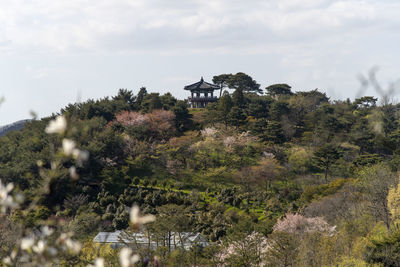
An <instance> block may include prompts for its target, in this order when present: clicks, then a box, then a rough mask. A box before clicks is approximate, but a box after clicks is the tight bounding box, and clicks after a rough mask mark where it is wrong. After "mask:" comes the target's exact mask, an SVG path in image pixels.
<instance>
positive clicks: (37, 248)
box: [32, 240, 46, 254]
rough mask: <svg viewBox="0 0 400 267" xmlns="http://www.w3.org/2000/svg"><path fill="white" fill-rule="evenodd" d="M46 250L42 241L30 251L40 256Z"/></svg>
mask: <svg viewBox="0 0 400 267" xmlns="http://www.w3.org/2000/svg"><path fill="white" fill-rule="evenodd" d="M45 249H46V243H45V242H44V241H43V240H39V241H38V242H37V244H36V245H35V246H33V247H32V250H33V251H34V252H36V253H38V254H42V253H43V251H44V250H45Z"/></svg>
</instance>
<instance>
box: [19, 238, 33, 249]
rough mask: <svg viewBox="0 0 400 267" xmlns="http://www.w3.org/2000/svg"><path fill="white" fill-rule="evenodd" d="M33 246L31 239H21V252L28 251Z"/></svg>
mask: <svg viewBox="0 0 400 267" xmlns="http://www.w3.org/2000/svg"><path fill="white" fill-rule="evenodd" d="M34 244H35V239H33V238H32V237H25V238H22V240H21V249H22V250H30V249H31V248H32V246H33V245H34Z"/></svg>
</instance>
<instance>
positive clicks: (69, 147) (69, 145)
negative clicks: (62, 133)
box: [62, 138, 76, 156]
mask: <svg viewBox="0 0 400 267" xmlns="http://www.w3.org/2000/svg"><path fill="white" fill-rule="evenodd" d="M75 147H76V143H75V141H73V140H71V139H68V138H64V139H63V140H62V149H63V152H64V154H65V155H66V156H71V155H72V153H73V152H74V150H75Z"/></svg>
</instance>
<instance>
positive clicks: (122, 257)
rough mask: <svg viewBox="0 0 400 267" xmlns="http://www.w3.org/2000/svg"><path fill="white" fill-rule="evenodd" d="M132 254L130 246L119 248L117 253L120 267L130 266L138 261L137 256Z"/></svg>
mask: <svg viewBox="0 0 400 267" xmlns="http://www.w3.org/2000/svg"><path fill="white" fill-rule="evenodd" d="M132 254H133V251H132V249H130V248H122V249H121V252H120V253H119V263H120V264H121V267H130V266H133V265H134V264H135V263H137V262H138V261H139V256H138V255H136V254H134V255H132Z"/></svg>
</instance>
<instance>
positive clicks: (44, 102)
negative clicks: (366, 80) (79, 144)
mask: <svg viewBox="0 0 400 267" xmlns="http://www.w3.org/2000/svg"><path fill="white" fill-rule="evenodd" d="M399 12H400V1H398V0H279V1H276V0H248V1H243V0H207V1H204V0H201V1H200V0H96V1H93V0H91V1H89V0H57V1H54V0H4V1H1V2H0V97H4V101H3V102H2V104H0V125H4V124H8V123H11V122H14V121H17V120H21V119H26V118H30V112H31V111H34V112H35V113H37V114H38V116H39V117H44V116H48V115H50V114H52V113H56V112H58V111H59V110H60V109H61V108H62V107H64V106H66V105H67V104H68V103H72V102H77V101H85V100H87V99H98V98H102V97H105V96H112V95H115V94H116V93H117V92H118V89H119V88H126V89H129V90H132V91H133V92H134V93H135V94H136V93H137V92H138V90H139V88H140V87H141V86H145V87H147V89H148V91H150V92H160V93H161V94H163V93H166V92H171V93H172V94H173V95H174V96H176V97H177V98H179V99H184V98H186V97H187V96H188V94H187V92H186V91H184V90H183V87H184V86H185V85H187V84H191V83H194V82H197V81H198V80H199V79H200V77H201V76H203V77H204V79H205V80H206V81H211V79H212V77H213V76H214V75H218V74H222V73H237V72H245V73H247V74H249V75H250V76H252V77H253V79H255V80H256V81H257V82H258V83H260V84H261V87H262V88H265V87H266V86H268V85H271V84H274V83H287V84H289V85H291V86H292V89H293V90H294V91H309V90H313V89H315V88H318V89H320V90H321V91H324V92H326V93H327V94H328V96H330V97H331V99H346V98H351V99H354V98H355V97H359V96H360V80H359V76H360V75H364V76H366V75H367V74H368V72H369V71H370V70H371V69H372V68H374V67H376V66H378V67H379V72H378V73H377V77H378V80H379V82H380V83H381V85H382V87H383V88H388V87H389V86H390V85H391V84H393V83H394V84H397V82H398V80H399V79H400V72H399V69H400V68H399V67H400V53H399V51H398V46H399V43H400V30H399V29H400V16H398V13H399ZM397 91H399V95H400V90H397ZM363 94H365V95H377V94H376V92H375V91H374V90H373V88H372V87H369V88H366V90H364V91H363ZM397 97H398V94H397V92H396V91H395V93H394V95H393V98H395V99H397Z"/></svg>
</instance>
